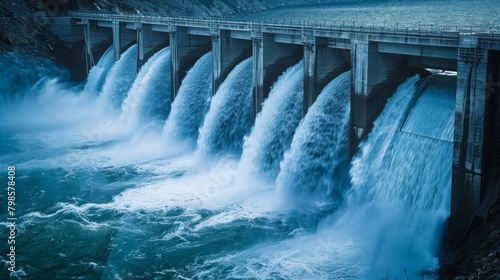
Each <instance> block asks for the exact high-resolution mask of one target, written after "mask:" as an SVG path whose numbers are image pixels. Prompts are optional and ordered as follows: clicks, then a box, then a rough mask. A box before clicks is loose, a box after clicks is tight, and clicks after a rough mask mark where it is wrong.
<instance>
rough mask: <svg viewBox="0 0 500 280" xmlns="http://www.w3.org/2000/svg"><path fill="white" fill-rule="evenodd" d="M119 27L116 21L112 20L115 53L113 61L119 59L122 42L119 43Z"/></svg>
mask: <svg viewBox="0 0 500 280" xmlns="http://www.w3.org/2000/svg"><path fill="white" fill-rule="evenodd" d="M120 29H121V25H120V22H119V21H117V20H113V49H114V53H115V61H118V60H119V59H120V54H121V49H122V41H121V37H122V36H121V32H122V31H121V30H120Z"/></svg>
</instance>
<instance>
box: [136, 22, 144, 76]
mask: <svg viewBox="0 0 500 280" xmlns="http://www.w3.org/2000/svg"><path fill="white" fill-rule="evenodd" d="M134 27H135V29H136V30H137V72H139V70H140V69H141V67H142V65H143V64H144V32H143V30H142V23H140V22H136V23H135V24H134Z"/></svg>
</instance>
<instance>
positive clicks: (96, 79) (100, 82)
mask: <svg viewBox="0 0 500 280" xmlns="http://www.w3.org/2000/svg"><path fill="white" fill-rule="evenodd" d="M114 62H115V53H114V48H113V45H111V46H110V47H109V48H108V49H107V50H106V52H104V54H103V55H102V57H101V58H100V59H99V62H97V64H96V65H95V66H94V67H92V69H90V72H89V76H88V78H87V82H86V83H85V87H84V91H93V92H100V91H101V89H102V87H103V86H104V82H105V81H106V75H107V74H108V73H109V70H110V69H111V67H113V64H114Z"/></svg>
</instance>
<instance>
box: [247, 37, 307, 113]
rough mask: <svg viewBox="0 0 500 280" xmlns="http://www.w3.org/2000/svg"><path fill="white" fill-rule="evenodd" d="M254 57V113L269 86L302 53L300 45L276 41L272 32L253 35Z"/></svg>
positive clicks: (268, 90) (297, 59)
mask: <svg viewBox="0 0 500 280" xmlns="http://www.w3.org/2000/svg"><path fill="white" fill-rule="evenodd" d="M252 52H253V58H254V115H255V116H256V115H257V114H258V112H260V109H261V107H262V103H263V102H264V100H265V99H266V98H267V96H268V95H269V92H270V90H271V86H272V85H273V83H274V82H275V81H276V79H277V78H278V76H279V75H281V74H282V73H283V72H284V71H285V70H286V69H287V68H288V67H290V66H292V65H294V64H295V63H297V62H298V61H299V60H300V59H301V58H302V55H303V48H302V46H300V45H290V44H282V43H276V42H275V40H274V34H270V33H263V34H262V33H260V34H254V35H253V48H252Z"/></svg>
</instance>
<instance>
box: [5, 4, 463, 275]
mask: <svg viewBox="0 0 500 280" xmlns="http://www.w3.org/2000/svg"><path fill="white" fill-rule="evenodd" d="M424 2H425V1H424ZM369 8H370V7H369ZM367 9H368V8H367ZM370 9H371V8H370ZM136 48H137V46H135V45H134V46H132V47H130V49H129V50H127V51H126V52H124V53H123V54H122V56H121V58H120V60H119V61H117V62H115V63H113V52H112V51H108V52H106V53H105V54H104V56H103V57H102V58H101V60H100V62H99V63H98V64H97V65H96V66H95V67H94V68H93V69H92V71H91V74H90V76H89V79H88V81H87V82H86V83H85V84H75V83H73V82H71V81H69V79H68V78H67V77H68V74H67V72H66V71H65V70H63V69H59V68H58V67H57V66H55V65H54V64H52V62H50V61H48V60H46V59H42V58H33V57H29V56H26V55H22V54H19V53H1V54H0V65H1V66H2V67H1V68H0V73H1V76H0V89H1V93H0V94H1V95H0V109H1V110H0V117H1V119H2V121H1V122H0V178H1V182H2V184H4V185H6V182H7V181H8V177H7V176H8V166H14V167H15V179H14V180H15V205H13V206H14V208H15V213H14V215H11V216H9V215H8V213H7V212H6V211H4V210H6V208H7V206H6V204H7V201H8V200H7V194H6V193H5V192H3V191H2V193H1V197H0V199H1V204H0V205H1V207H2V210H1V212H0V223H1V227H0V236H2V240H1V241H0V251H1V254H0V261H1V263H2V271H1V277H2V279H6V278H7V277H9V276H11V277H13V278H14V279H15V278H19V279H25V278H29V279H40V280H43V279H394V278H397V279H405V277H406V276H405V275H407V276H408V277H409V278H410V279H417V278H421V277H425V278H428V279H434V278H437V276H436V275H435V274H433V272H435V271H436V269H437V268H438V267H439V262H438V258H437V251H438V246H439V242H440V238H441V234H442V229H443V225H444V223H445V221H446V219H447V217H448V215H449V203H450V202H449V200H450V195H449V193H450V184H451V162H448V161H451V158H452V156H451V153H452V145H453V144H452V139H453V122H454V119H453V118H454V106H455V100H454V91H455V84H456V78H455V77H454V76H446V75H440V74H433V75H431V76H429V77H426V78H420V77H419V76H414V77H411V78H409V79H407V80H406V81H405V82H404V83H402V84H401V85H400V86H399V87H398V89H397V90H396V91H395V92H394V94H393V96H392V97H391V98H390V99H389V100H388V101H387V103H386V105H385V108H384V110H383V112H382V113H381V115H380V116H379V117H378V119H377V120H376V121H375V123H374V127H373V130H372V131H371V133H370V134H369V135H368V137H367V139H365V140H364V142H362V143H361V145H360V149H359V152H358V154H357V155H355V156H354V157H353V158H352V160H350V159H349V156H348V154H347V153H346V150H347V149H346V146H347V143H348V135H349V133H348V130H349V129H348V128H349V114H350V92H351V89H350V75H351V72H350V71H348V72H345V73H343V74H341V75H339V76H338V77H336V78H335V79H333V80H332V81H330V82H329V83H328V85H327V86H326V87H325V88H324V89H323V91H322V92H321V94H320V95H319V97H318V99H317V100H316V102H315V103H314V104H313V105H312V107H311V108H310V109H309V111H308V113H307V114H306V115H305V116H304V117H303V116H302V91H303V75H302V73H303V67H304V66H303V62H302V61H300V62H298V63H297V64H296V65H294V66H292V67H290V68H289V69H287V70H286V71H284V72H283V73H282V74H281V75H280V76H279V77H278V79H277V80H276V81H275V83H274V85H273V86H272V88H271V90H270V96H269V98H267V99H266V101H265V102H264V103H263V106H262V111H261V112H260V113H259V114H258V115H257V117H256V119H255V121H254V120H253V118H252V114H251V110H252V109H251V108H252V86H253V84H252V81H253V79H252V69H253V61H252V59H251V58H247V59H245V60H242V61H241V62H240V63H239V64H238V65H237V66H236V67H235V68H234V69H233V70H232V72H231V73H230V74H229V75H228V77H227V78H226V79H225V81H224V82H223V84H222V85H221V86H220V87H219V89H218V91H217V94H216V95H214V96H212V94H211V92H212V89H211V61H212V53H207V54H205V55H203V56H201V57H200V58H199V60H198V61H197V62H196V63H195V64H194V66H193V67H192V68H191V69H190V70H189V72H188V73H187V74H186V77H185V79H184V81H183V82H182V84H181V88H180V89H179V93H178V95H177V97H176V99H175V100H174V101H173V102H172V103H171V100H170V95H169V94H168V92H169V88H170V81H169V77H170V75H169V71H170V64H169V61H170V49H169V48H168V47H167V48H165V49H162V50H160V51H159V52H157V53H156V54H155V55H153V56H152V57H151V58H150V59H149V60H148V62H147V63H145V64H144V66H142V68H141V69H139V71H137V69H136V61H135V59H136ZM431 120H432V121H431ZM9 217H16V218H17V220H16V236H15V268H13V269H11V270H13V271H11V270H9V268H10V267H12V266H11V263H10V262H9V261H10V260H11V257H10V256H7V254H8V253H9V252H10V250H11V248H10V246H11V245H9V244H8V243H7V236H9V234H10V230H9V227H8V225H9V222H10V220H8V218H9ZM4 236H5V238H3V237H4ZM423 271H425V275H424V276H422V272H423Z"/></svg>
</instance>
